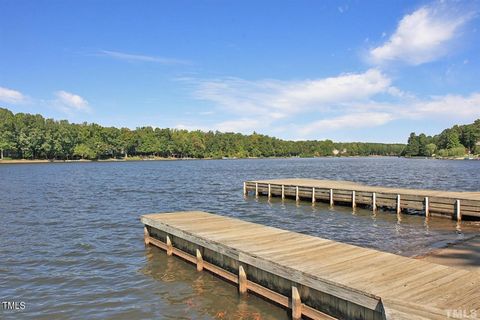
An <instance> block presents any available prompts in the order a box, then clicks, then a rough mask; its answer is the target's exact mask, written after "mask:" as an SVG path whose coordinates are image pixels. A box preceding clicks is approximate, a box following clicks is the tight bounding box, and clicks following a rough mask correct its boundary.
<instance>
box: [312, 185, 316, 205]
mask: <svg viewBox="0 0 480 320" xmlns="http://www.w3.org/2000/svg"><path fill="white" fill-rule="evenodd" d="M312 203H315V187H313V188H312Z"/></svg>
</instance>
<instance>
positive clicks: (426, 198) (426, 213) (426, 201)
mask: <svg viewBox="0 0 480 320" xmlns="http://www.w3.org/2000/svg"><path fill="white" fill-rule="evenodd" d="M425 217H427V218H428V217H430V204H429V203H428V197H425Z"/></svg>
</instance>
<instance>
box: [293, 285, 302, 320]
mask: <svg viewBox="0 0 480 320" xmlns="http://www.w3.org/2000/svg"><path fill="white" fill-rule="evenodd" d="M301 318H302V300H300V294H299V293H298V289H297V287H295V286H292V319H294V320H298V319H301Z"/></svg>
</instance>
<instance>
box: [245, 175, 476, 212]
mask: <svg viewBox="0 0 480 320" xmlns="http://www.w3.org/2000/svg"><path fill="white" fill-rule="evenodd" d="M243 192H244V194H245V195H248V194H249V193H253V194H255V195H256V196H259V195H262V196H268V197H274V196H276V197H281V198H282V199H284V198H286V197H289V198H294V199H296V200H297V201H301V200H305V201H311V202H312V203H315V202H316V201H323V202H327V203H330V205H332V206H333V205H334V204H342V205H349V206H352V207H353V208H355V207H356V206H357V205H362V206H368V207H370V208H371V209H372V210H377V209H378V208H384V209H393V210H395V211H396V212H397V213H401V212H402V211H415V212H422V213H424V214H425V216H426V217H429V216H430V215H442V216H447V217H452V218H453V219H456V220H462V217H473V218H476V219H478V218H480V192H451V191H438V190H421V189H404V188H387V187H376V186H367V185H363V184H360V183H355V182H351V181H333V180H315V179H278V180H277V179H276V180H257V181H246V182H244V185H243Z"/></svg>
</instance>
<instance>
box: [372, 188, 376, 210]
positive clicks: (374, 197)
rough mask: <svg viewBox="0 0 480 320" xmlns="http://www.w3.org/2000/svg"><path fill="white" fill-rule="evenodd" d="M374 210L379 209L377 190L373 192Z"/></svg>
mask: <svg viewBox="0 0 480 320" xmlns="http://www.w3.org/2000/svg"><path fill="white" fill-rule="evenodd" d="M372 210H373V211H376V210H377V194H376V193H375V192H373V193H372Z"/></svg>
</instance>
